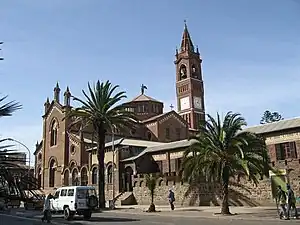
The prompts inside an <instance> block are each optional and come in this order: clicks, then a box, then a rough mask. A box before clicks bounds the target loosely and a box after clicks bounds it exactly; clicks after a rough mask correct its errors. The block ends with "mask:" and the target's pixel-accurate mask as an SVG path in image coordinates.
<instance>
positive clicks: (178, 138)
mask: <svg viewBox="0 0 300 225" xmlns="http://www.w3.org/2000/svg"><path fill="white" fill-rule="evenodd" d="M180 131H181V129H180V128H176V138H177V140H180V136H181V135H180Z"/></svg>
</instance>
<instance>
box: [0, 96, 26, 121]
mask: <svg viewBox="0 0 300 225" xmlns="http://www.w3.org/2000/svg"><path fill="white" fill-rule="evenodd" d="M7 97H8V96H4V97H2V98H0V104H1V105H0V117H3V116H11V115H12V113H13V112H15V111H16V110H18V109H21V108H22V105H21V104H20V103H18V102H15V101H10V102H7V103H4V104H3V103H2V102H4V101H5V100H6V98H7Z"/></svg>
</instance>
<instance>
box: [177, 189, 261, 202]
mask: <svg viewBox="0 0 300 225" xmlns="http://www.w3.org/2000/svg"><path fill="white" fill-rule="evenodd" d="M206 186H208V188H205V189H203V185H190V186H189V187H188V190H187V191H186V192H185V194H184V198H183V199H182V202H181V205H184V202H185V201H186V200H188V205H189V206H220V205H221V202H222V196H221V191H220V187H218V186H214V185H206ZM230 186H231V187H230V188H229V205H230V206H251V207H255V206H259V203H257V202H256V201H255V200H253V199H251V198H249V197H247V195H245V194H244V193H247V194H250V193H251V191H250V189H249V188H247V187H246V186H244V185H242V184H238V183H231V184H230ZM237 189H239V190H237Z"/></svg>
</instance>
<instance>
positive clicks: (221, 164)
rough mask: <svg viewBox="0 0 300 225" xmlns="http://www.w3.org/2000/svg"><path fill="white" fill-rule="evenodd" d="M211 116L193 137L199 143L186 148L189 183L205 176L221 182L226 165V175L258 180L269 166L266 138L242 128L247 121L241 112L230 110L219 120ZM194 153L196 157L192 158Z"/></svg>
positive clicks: (186, 178) (184, 165)
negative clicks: (258, 176) (259, 175)
mask: <svg viewBox="0 0 300 225" xmlns="http://www.w3.org/2000/svg"><path fill="white" fill-rule="evenodd" d="M207 118H208V119H207V120H206V121H205V123H204V124H203V125H201V127H200V130H199V133H198V134H197V135H196V136H194V137H192V138H193V139H196V140H197V142H195V143H194V144H192V145H191V146H190V148H189V149H187V150H186V151H185V154H184V158H183V168H184V173H183V176H184V179H185V180H186V181H188V182H193V180H199V179H203V178H205V179H209V180H215V181H221V179H222V178H223V176H224V168H226V170H228V174H227V175H226V176H230V177H234V176H236V175H237V174H239V175H243V176H247V177H248V178H249V179H250V180H252V181H253V182H254V183H257V182H258V179H257V174H258V173H259V174H261V173H262V172H264V171H266V169H267V168H269V167H268V166H267V155H268V154H267V149H266V146H265V142H264V140H263V139H262V138H261V137H259V136H258V135H256V134H254V133H250V132H243V131H242V129H243V127H244V126H246V125H247V123H246V121H245V119H244V118H243V117H241V115H240V114H238V113H232V112H228V113H227V114H226V115H225V117H224V119H223V121H221V118H220V115H219V114H217V116H216V119H214V118H213V117H212V116H210V115H207ZM191 153H192V154H193V157H189V156H190V155H191Z"/></svg>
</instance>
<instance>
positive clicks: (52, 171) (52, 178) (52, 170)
mask: <svg viewBox="0 0 300 225" xmlns="http://www.w3.org/2000/svg"><path fill="white" fill-rule="evenodd" d="M54 183H55V160H54V159H52V160H51V162H50V163H49V187H54Z"/></svg>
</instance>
